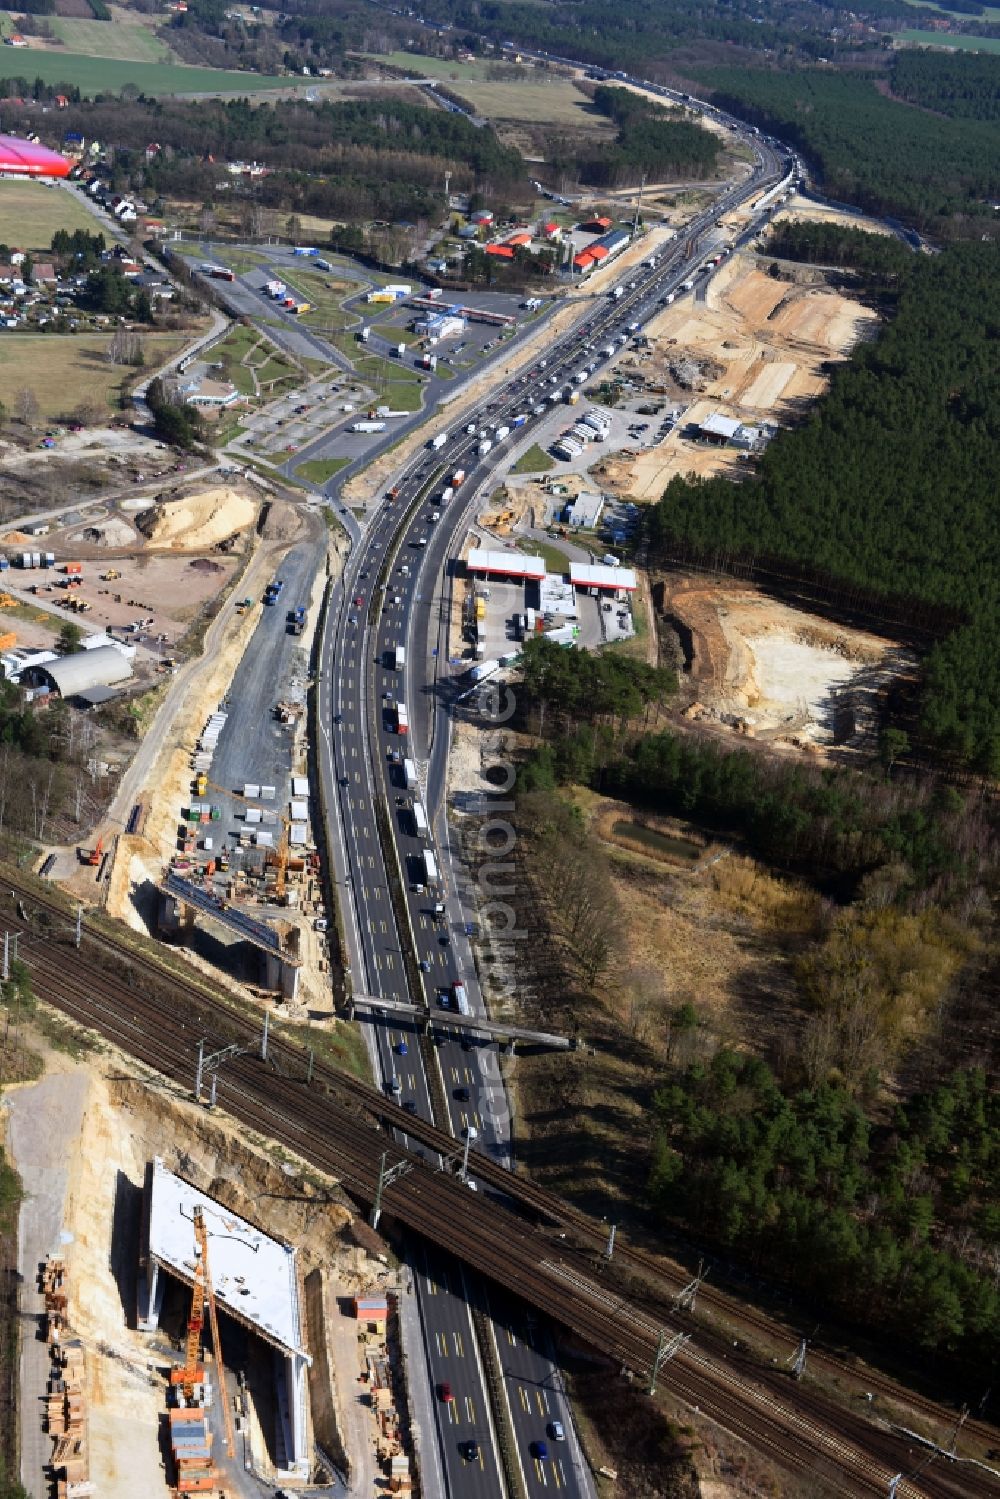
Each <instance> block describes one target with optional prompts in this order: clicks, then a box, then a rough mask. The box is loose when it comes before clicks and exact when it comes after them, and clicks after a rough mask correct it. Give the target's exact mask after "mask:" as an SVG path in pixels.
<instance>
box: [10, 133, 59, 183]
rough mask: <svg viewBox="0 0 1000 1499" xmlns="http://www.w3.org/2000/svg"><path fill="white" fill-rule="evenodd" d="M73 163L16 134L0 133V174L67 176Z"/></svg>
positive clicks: (45, 147) (55, 152)
mask: <svg viewBox="0 0 1000 1499" xmlns="http://www.w3.org/2000/svg"><path fill="white" fill-rule="evenodd" d="M72 166H73V163H72V162H71V161H67V160H66V158H65V156H60V155H59V153H58V151H50V150H49V149H48V147H47V146H39V145H38V144H36V142H35V141H25V140H22V139H21V138H20V136H17V135H0V174H2V175H9V176H18V177H68V176H69V173H70V170H71V169H72Z"/></svg>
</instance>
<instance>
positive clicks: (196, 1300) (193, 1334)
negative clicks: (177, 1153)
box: [170, 1208, 208, 1401]
mask: <svg viewBox="0 0 1000 1499" xmlns="http://www.w3.org/2000/svg"><path fill="white" fill-rule="evenodd" d="M194 1241H195V1256H194V1288H193V1290H192V1292H191V1310H190V1312H189V1313H188V1323H187V1342H186V1343H185V1347H184V1364H183V1366H182V1367H181V1368H180V1369H174V1370H172V1371H171V1374H170V1383H171V1384H174V1385H180V1387H181V1390H182V1391H183V1394H184V1398H185V1400H188V1401H191V1400H193V1399H194V1392H195V1386H196V1385H199V1384H203V1383H204V1380H205V1369H204V1365H203V1364H202V1361H201V1342H202V1333H203V1332H204V1329H205V1283H206V1279H207V1275H208V1271H207V1267H206V1259H205V1251H206V1248H207V1244H208V1237H207V1234H206V1233H205V1220H204V1218H203V1217H202V1211H201V1208H195V1210H194Z"/></svg>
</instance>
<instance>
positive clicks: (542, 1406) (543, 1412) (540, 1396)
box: [535, 1390, 549, 1416]
mask: <svg viewBox="0 0 1000 1499" xmlns="http://www.w3.org/2000/svg"><path fill="white" fill-rule="evenodd" d="M535 1399H536V1400H537V1402H538V1414H539V1415H540V1416H547V1415H548V1413H549V1397H548V1393H547V1392H546V1391H545V1390H536V1391H535Z"/></svg>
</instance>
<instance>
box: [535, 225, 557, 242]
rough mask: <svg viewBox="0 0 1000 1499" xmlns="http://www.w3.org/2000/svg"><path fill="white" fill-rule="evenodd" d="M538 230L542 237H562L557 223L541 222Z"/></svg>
mask: <svg viewBox="0 0 1000 1499" xmlns="http://www.w3.org/2000/svg"><path fill="white" fill-rule="evenodd" d="M540 232H541V236H542V238H543V239H560V238H561V237H562V229H561V228H560V226H559V225H558V224H543V225H542V226H541V231H540Z"/></svg>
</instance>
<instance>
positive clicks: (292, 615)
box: [285, 604, 306, 635]
mask: <svg viewBox="0 0 1000 1499" xmlns="http://www.w3.org/2000/svg"><path fill="white" fill-rule="evenodd" d="M285 622H286V624H287V625H288V633H289V635H301V634H302V633H303V631H304V630H305V627H306V611H305V606H304V605H303V604H299V606H298V608H297V609H289V611H288V613H287V614H286V615H285Z"/></svg>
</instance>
